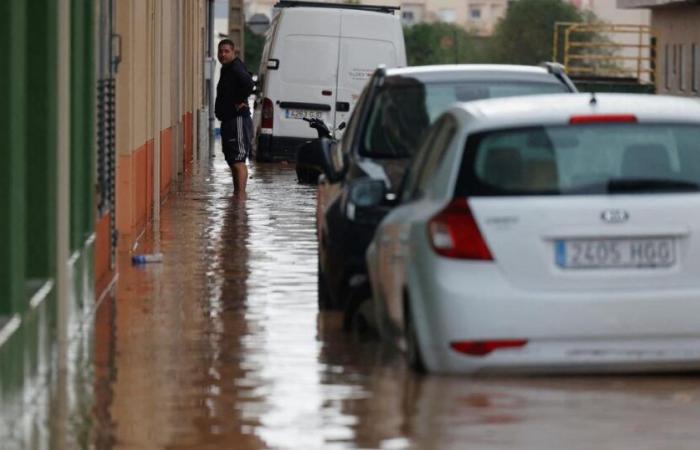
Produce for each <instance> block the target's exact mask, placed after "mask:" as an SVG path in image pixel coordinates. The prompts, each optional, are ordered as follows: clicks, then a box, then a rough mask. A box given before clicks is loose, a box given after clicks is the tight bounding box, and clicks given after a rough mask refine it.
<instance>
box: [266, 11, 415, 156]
mask: <svg viewBox="0 0 700 450" xmlns="http://www.w3.org/2000/svg"><path fill="white" fill-rule="evenodd" d="M397 9H398V8H397V7H391V6H370V5H354V4H334V3H315V2H306V1H286V0H285V1H281V2H279V3H277V4H276V5H275V14H274V17H273V19H272V23H271V24H270V28H269V30H268V33H267V38H266V41H265V48H264V49H263V54H262V58H261V62H260V70H259V72H258V89H257V92H258V96H257V98H256V101H255V114H254V124H255V139H254V152H255V159H256V160H257V161H278V160H287V161H293V160H294V159H295V157H296V149H297V147H298V146H299V144H301V143H303V142H305V141H307V140H309V139H310V138H315V137H316V131H315V130H313V129H312V128H310V127H309V124H308V123H307V122H305V121H303V120H301V119H302V118H304V117H307V118H312V117H318V118H320V119H322V120H323V121H324V122H325V123H326V125H328V127H329V128H330V129H331V130H333V129H335V128H337V127H338V126H339V125H340V124H341V123H343V122H346V121H347V120H348V118H349V116H350V113H351V112H352V109H353V107H354V106H355V103H356V102H357V99H358V98H359V96H360V92H361V91H362V88H363V87H364V85H365V83H366V82H367V80H368V79H369V77H370V75H371V74H372V73H373V72H374V70H375V69H376V68H377V67H378V66H380V65H385V66H387V67H404V66H405V65H406V49H405V47H404V39H403V30H402V28H401V21H400V19H399V17H398V16H396V15H395V14H394V13H395V11H396V10H397ZM338 134H339V133H336V137H339V136H338Z"/></svg>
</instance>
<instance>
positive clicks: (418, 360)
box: [404, 300, 425, 373]
mask: <svg viewBox="0 0 700 450" xmlns="http://www.w3.org/2000/svg"><path fill="white" fill-rule="evenodd" d="M404 339H405V341H406V362H407V364H408V366H409V367H410V368H411V369H413V370H414V371H416V372H418V373H425V364H424V363H423V355H422V354H421V351H420V346H419V345H418V333H417V332H416V327H415V323H414V320H413V316H412V315H411V307H410V305H409V304H408V300H407V301H406V302H405V306H404Z"/></svg>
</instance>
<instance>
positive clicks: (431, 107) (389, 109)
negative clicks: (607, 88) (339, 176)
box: [360, 76, 568, 158]
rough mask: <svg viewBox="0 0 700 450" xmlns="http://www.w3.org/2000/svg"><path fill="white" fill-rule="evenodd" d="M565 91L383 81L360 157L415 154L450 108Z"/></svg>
mask: <svg viewBox="0 0 700 450" xmlns="http://www.w3.org/2000/svg"><path fill="white" fill-rule="evenodd" d="M565 92H568V90H567V87H566V86H565V85H563V84H561V83H558V82H554V81H552V82H547V81H543V82H537V81H513V80H498V79H492V80H488V81H484V80H479V81H465V80H459V81H447V82H445V81H441V82H430V83H425V82H422V81H419V80H417V79H415V78H412V77H401V76H395V77H390V78H387V80H386V82H385V83H384V85H383V86H382V88H381V89H380V91H379V92H378V93H377V96H376V97H375V99H374V102H373V104H372V107H371V110H370V113H369V118H368V121H367V126H366V127H365V134H364V137H363V139H362V141H361V147H360V154H361V155H362V156H365V157H369V158H407V157H409V156H411V155H413V153H414V152H415V151H416V149H417V148H418V146H419V145H420V143H421V140H422V138H423V135H424V134H425V131H426V129H427V128H428V126H430V124H431V123H432V122H433V121H435V119H436V118H437V117H438V116H439V115H440V114H442V113H443V112H444V111H445V110H446V109H447V108H448V107H449V106H450V105H451V104H452V103H455V102H464V101H471V100H480V99H487V98H497V97H511V96H516V95H536V94H558V93H565Z"/></svg>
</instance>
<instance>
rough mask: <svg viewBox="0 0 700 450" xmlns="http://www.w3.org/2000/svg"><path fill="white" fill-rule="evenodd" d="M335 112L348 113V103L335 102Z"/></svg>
mask: <svg viewBox="0 0 700 450" xmlns="http://www.w3.org/2000/svg"><path fill="white" fill-rule="evenodd" d="M335 110H336V111H337V112H348V111H350V103H348V102H335Z"/></svg>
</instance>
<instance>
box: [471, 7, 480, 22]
mask: <svg viewBox="0 0 700 450" xmlns="http://www.w3.org/2000/svg"><path fill="white" fill-rule="evenodd" d="M469 18H470V19H472V20H480V19H481V8H469Z"/></svg>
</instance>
